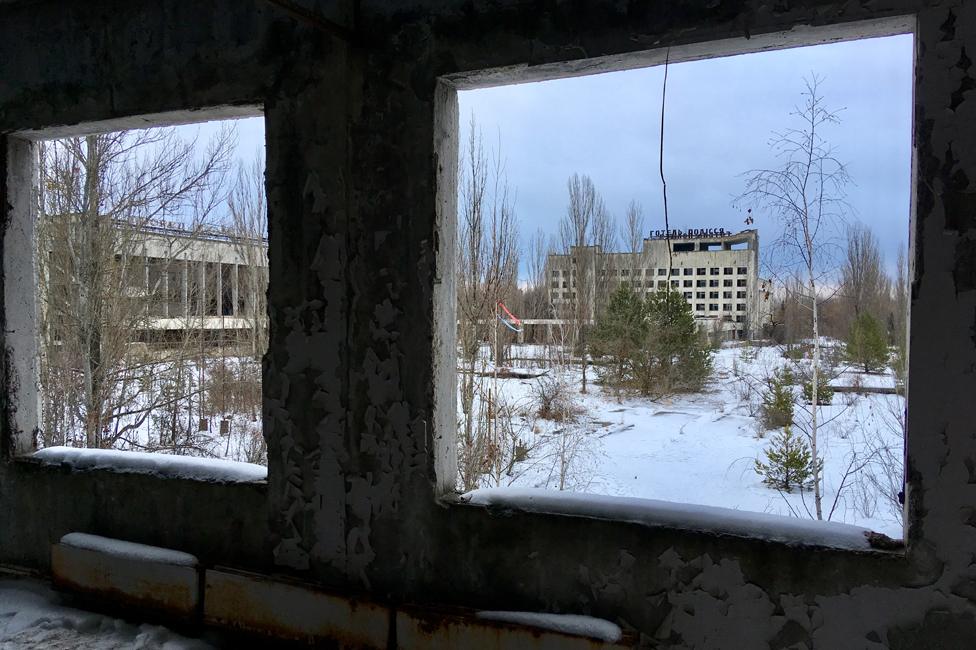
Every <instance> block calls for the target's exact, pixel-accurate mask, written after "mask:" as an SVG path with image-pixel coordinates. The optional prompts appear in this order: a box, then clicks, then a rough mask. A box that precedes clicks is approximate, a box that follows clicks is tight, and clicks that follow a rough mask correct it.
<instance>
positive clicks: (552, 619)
mask: <svg viewBox="0 0 976 650" xmlns="http://www.w3.org/2000/svg"><path fill="white" fill-rule="evenodd" d="M476 616H477V617H478V618H480V619H482V620H485V621H500V622H503V623H515V624H517V625H528V626H530V627H537V628H540V629H543V630H551V631H553V632H561V633H563V634H573V635H576V636H585V637H589V638H592V639H599V640H600V641H605V642H607V643H616V642H617V641H619V640H620V637H621V636H622V635H623V633H622V632H621V630H620V627H619V626H617V625H616V624H614V623H611V622H610V621H606V620H604V619H602V618H593V617H592V616H578V615H576V614H542V613H538V612H489V611H485V612H478V613H477V614H476Z"/></svg>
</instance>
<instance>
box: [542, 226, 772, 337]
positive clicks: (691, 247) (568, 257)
mask: <svg viewBox="0 0 976 650" xmlns="http://www.w3.org/2000/svg"><path fill="white" fill-rule="evenodd" d="M669 244H670V247H671V256H670V262H669V258H668V246H669ZM669 263H670V274H669V273H668V266H669ZM546 273H547V277H548V279H549V296H550V299H551V300H552V303H553V305H554V307H555V308H556V313H557V315H559V316H563V317H565V316H567V315H569V314H571V313H572V312H573V310H574V309H579V308H583V309H584V310H586V311H588V312H589V314H588V317H589V318H590V319H591V320H592V319H594V318H595V316H596V313H597V312H598V311H599V310H600V309H601V308H602V306H603V305H605V304H606V301H607V299H608V297H609V295H610V294H611V293H612V292H613V291H615V290H616V289H617V288H618V287H619V286H620V285H629V286H631V287H632V288H633V289H634V290H635V291H637V292H638V293H639V294H640V295H642V296H646V295H647V294H649V293H650V292H652V291H657V290H660V289H664V288H666V287H668V286H669V283H670V287H671V288H672V289H674V290H675V291H679V292H681V294H682V295H683V296H684V298H685V300H687V301H688V304H689V305H691V310H692V313H693V314H694V316H695V320H696V321H697V322H698V323H699V326H700V327H702V328H704V329H707V330H708V331H716V330H720V331H721V332H722V335H723V336H724V337H725V338H728V339H742V338H758V337H759V336H761V335H762V329H763V326H764V325H766V324H767V323H768V322H769V320H770V314H771V309H770V288H771V287H770V281H769V280H765V279H762V278H760V277H759V233H758V231H756V230H743V231H742V232H738V233H735V234H732V233H730V232H727V231H725V230H724V229H710V230H674V231H671V232H670V237H668V236H666V233H665V232H664V231H654V232H652V233H650V237H648V238H647V239H644V241H643V247H642V250H641V251H639V252H636V253H613V252H604V251H603V250H602V249H601V248H600V247H599V246H588V247H584V248H582V249H581V248H577V247H573V248H572V249H571V250H570V252H569V253H568V254H554V255H549V257H548V260H547V269H546Z"/></svg>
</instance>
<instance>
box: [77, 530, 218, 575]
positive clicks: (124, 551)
mask: <svg viewBox="0 0 976 650" xmlns="http://www.w3.org/2000/svg"><path fill="white" fill-rule="evenodd" d="M61 544H62V545H64V546H70V547H71V548H78V549H82V550H86V551H95V552H97V553H102V554H104V555H110V556H113V557H118V558H125V559H127V560H136V561H138V562H153V563H156V564H172V565H176V566H187V567H196V566H197V565H198V564H199V561H198V560H197V558H196V556H194V555H190V554H189V553H184V552H182V551H174V550H171V549H168V548H160V547H158V546H148V545H146V544H137V543H136V542H127V541H124V540H121V539H112V538H110V537H102V536H101V535H89V534H87V533H68V534H67V535H65V536H64V537H62V538H61Z"/></svg>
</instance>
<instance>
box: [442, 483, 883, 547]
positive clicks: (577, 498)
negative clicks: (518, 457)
mask: <svg viewBox="0 0 976 650" xmlns="http://www.w3.org/2000/svg"><path fill="white" fill-rule="evenodd" d="M461 500H462V501H463V502H466V503H471V504H473V505H479V506H488V507H493V508H509V509H513V510H522V511H526V512H546V513H556V514H567V515H575V516H579V517H592V518H595V519H613V520H615V521H626V522H631V523H638V524H644V525H646V526H662V527H668V528H678V529H681V530H694V531H701V532H710V533H719V534H724V535H735V536H738V537H754V538H759V539H764V540H769V541H773V542H783V543H785V544H790V545H812V546H828V547H832V548H842V549H850V550H856V551H866V550H869V549H870V544H869V542H868V538H867V535H868V533H870V532H871V531H869V530H868V529H867V528H861V527H859V526H851V525H849V524H841V523H836V522H830V521H814V520H807V519H798V518H790V517H782V516H779V515H770V514H765V513H760V512H743V511H740V510H730V509H728V508H718V507H715V506H700V505H691V504H684V503H672V502H670V501H658V500H656V499H640V498H635V497H608V496H603V495H597V494H583V493H579V492H555V491H550V490H543V489H536V488H483V489H480V490H473V491H471V492H468V493H466V494H463V495H461Z"/></svg>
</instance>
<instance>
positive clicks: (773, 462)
mask: <svg viewBox="0 0 976 650" xmlns="http://www.w3.org/2000/svg"><path fill="white" fill-rule="evenodd" d="M765 453H766V462H765V463H763V462H760V461H759V460H758V459H756V466H755V469H756V473H757V474H759V475H760V476H762V477H763V483H765V484H766V485H768V486H770V487H772V488H775V489H777V490H782V491H783V492H792V491H793V488H794V487H799V488H803V487H804V486H806V484H807V483H809V482H810V480H811V478H812V477H813V474H814V469H815V468H814V463H813V458H812V455H811V453H810V448H809V447H808V446H807V443H805V442H804V441H803V440H801V439H799V438H797V437H796V436H794V435H793V427H792V426H786V427H784V428H783V430H782V431H781V432H779V433H778V434H776V437H774V438H773V440H772V441H771V442H770V445H769V447H768V448H767V449H766V452H765Z"/></svg>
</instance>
